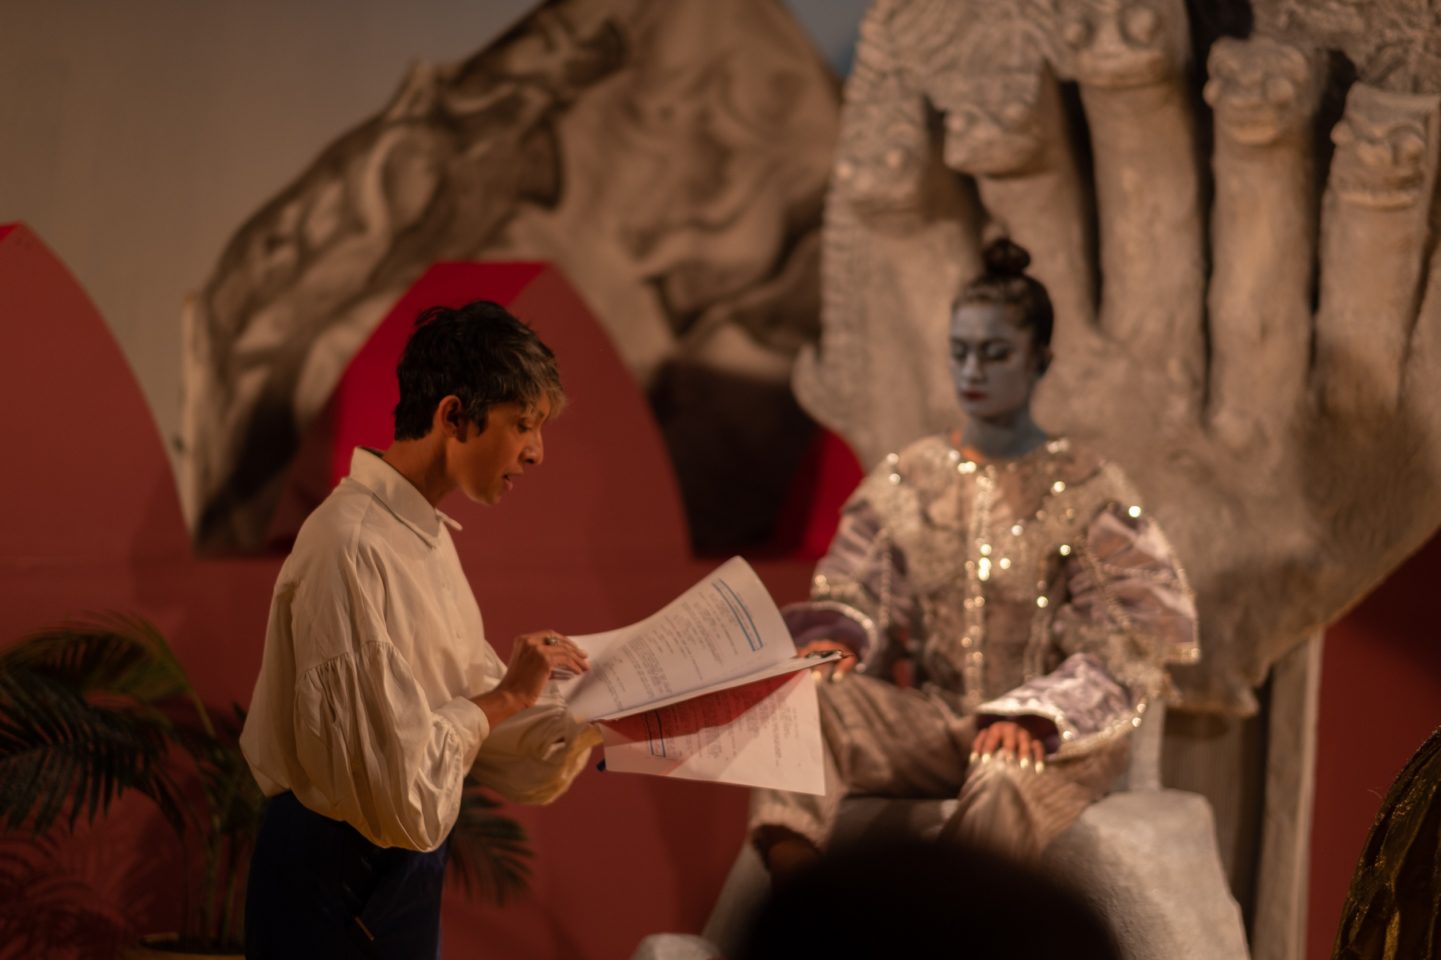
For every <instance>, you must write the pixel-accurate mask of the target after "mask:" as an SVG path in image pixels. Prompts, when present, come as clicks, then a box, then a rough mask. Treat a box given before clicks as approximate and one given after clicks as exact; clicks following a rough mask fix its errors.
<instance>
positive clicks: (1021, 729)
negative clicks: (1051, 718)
mask: <svg viewBox="0 0 1441 960" xmlns="http://www.w3.org/2000/svg"><path fill="white" fill-rule="evenodd" d="M1032 719H1033V718H1030V717H1026V718H1020V719H1018V720H997V721H995V722H994V723H991V724H989V725H988V726H987V727H986V728H985V729H984V730H982V731H981V732H980V733H978V734H976V737H975V739H974V740H972V741H971V757H970V759H971V762H972V763H975V762H976V761H978V760H979V761H981V762H984V763H989V762H991V760H992V759H995V760H999V761H1001V762H1004V763H1019V764H1020V765H1021V767H1022V768H1023V769H1027V770H1035V771H1036V772H1038V773H1039V772H1040V771H1042V770H1044V769H1045V768H1046V744H1045V739H1044V733H1043V732H1042V731H1041V730H1039V729H1032V727H1033V726H1037V727H1039V726H1042V725H1049V722H1048V721H1046V722H1041V723H1036V724H1033V723H1032V722H1031V721H1032Z"/></svg>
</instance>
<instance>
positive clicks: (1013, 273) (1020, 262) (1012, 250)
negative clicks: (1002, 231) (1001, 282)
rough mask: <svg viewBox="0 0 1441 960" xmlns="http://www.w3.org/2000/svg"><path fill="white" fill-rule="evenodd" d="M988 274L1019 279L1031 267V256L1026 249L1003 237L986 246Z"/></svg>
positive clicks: (984, 254) (985, 254) (985, 255)
mask: <svg viewBox="0 0 1441 960" xmlns="http://www.w3.org/2000/svg"><path fill="white" fill-rule="evenodd" d="M982 256H984V257H985V260H986V273H989V274H991V275H993V276H1001V277H1019V276H1021V275H1022V274H1024V273H1025V272H1026V267H1028V266H1030V265H1031V255H1030V254H1029V253H1027V252H1026V248H1025V247H1022V246H1021V245H1020V244H1018V243H1013V242H1011V240H1010V239H1009V238H1008V237H1001V238H999V239H997V240H992V241H991V242H990V243H988V244H986V250H985V253H983V254H982Z"/></svg>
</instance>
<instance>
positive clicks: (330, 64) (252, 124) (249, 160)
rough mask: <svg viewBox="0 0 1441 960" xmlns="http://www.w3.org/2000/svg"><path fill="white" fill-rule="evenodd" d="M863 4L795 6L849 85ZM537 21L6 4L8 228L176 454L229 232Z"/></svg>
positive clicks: (364, 4)
mask: <svg viewBox="0 0 1441 960" xmlns="http://www.w3.org/2000/svg"><path fill="white" fill-rule="evenodd" d="M866 3H867V0H789V3H788V6H790V7H791V8H792V10H793V11H794V12H795V13H796V14H797V16H798V17H799V18H800V19H801V20H802V21H803V22H804V23H805V24H806V26H807V27H808V28H809V29H810V30H811V32H812V34H813V35H814V36H815V37H816V38H817V42H818V43H819V44H820V45H821V46H822V47H823V48H824V49H825V52H826V53H827V54H828V55H829V57H830V59H831V61H832V62H833V63H835V64H836V65H837V66H838V67H841V68H842V69H843V68H844V66H845V64H846V63H847V62H848V59H849V50H850V43H851V38H853V37H854V35H855V26H856V23H857V21H858V20H859V18H860V15H861V12H862V11H863V9H864V7H865V5H866ZM534 5H536V4H535V0H412V2H406V3H401V2H399V0H124V2H117V0H0V223H7V222H10V221H15V220H22V221H25V222H26V223H28V224H29V225H30V226H31V227H32V228H33V229H34V230H35V231H36V232H37V233H38V234H39V235H40V236H41V237H42V238H43V239H44V240H45V241H46V242H47V243H49V244H50V245H51V246H52V247H53V248H54V249H55V251H56V252H57V253H58V254H59V255H60V257H61V259H62V260H64V262H65V263H66V264H67V265H68V266H69V267H70V269H71V270H73V271H74V272H75V274H76V276H77V277H78V279H79V280H80V282H81V283H82V284H83V285H84V286H85V288H86V289H87V290H88V291H89V292H90V295H91V297H93V298H94V300H95V301H96V303H97V305H98V306H99V308H100V312H101V313H102V315H104V316H105V318H106V319H107V321H108V322H109V323H110V325H111V329H112V330H114V332H115V335H116V337H117V338H118V339H119V341H120V344H121V347H122V348H123V349H124V351H125V354H126V356H127V357H128V358H129V360H130V364H131V366H132V367H133V368H134V371H135V374H136V376H137V378H138V379H139V380H140V383H141V385H142V387H143V389H144V391H145V396H146V399H147V400H148V401H149V404H150V408H151V410H152V411H153V412H154V414H155V419H156V421H157V423H158V425H159V427H160V429H161V432H162V434H163V435H164V436H165V438H166V441H167V444H170V443H171V442H172V440H173V438H174V436H175V434H176V432H177V429H178V425H179V386H180V344H179V330H180V305H181V302H182V300H183V298H184V296H185V295H186V293H187V292H189V291H190V290H192V289H195V288H197V287H199V286H200V284H201V283H202V282H203V281H204V279H205V277H206V276H207V275H208V273H209V271H210V270H211V268H212V267H213V266H214V264H215V261H216V260H217V259H218V257H219V255H220V252H221V249H222V247H223V245H224V243H225V241H226V240H227V239H228V238H229V236H230V234H231V233H232V232H233V231H234V230H236V229H237V228H238V227H239V226H240V224H241V223H243V222H244V220H245V219H246V217H247V216H249V215H250V214H251V213H252V212H253V211H255V210H256V209H257V208H258V207H259V206H260V205H261V204H262V203H264V202H265V201H266V200H267V199H269V198H270V197H271V196H273V195H274V194H275V192H276V191H278V190H279V189H280V188H281V187H283V186H285V185H286V184H287V183H289V182H290V181H291V180H292V179H293V178H294V177H295V176H296V175H297V174H298V173H299V172H300V171H301V170H303V169H304V168H305V166H306V165H307V164H308V163H309V162H310V161H311V160H312V159H313V158H314V157H315V155H316V154H317V153H318V152H319V151H320V149H321V148H323V147H324V146H325V145H326V144H328V143H330V142H331V141H332V140H333V139H334V138H335V137H336V136H337V135H338V134H340V133H341V132H343V131H344V130H346V129H347V128H349V127H350V126H352V125H354V124H355V123H357V122H359V121H360V120H362V119H364V118H365V117H366V116H368V115H370V114H371V113H373V112H374V111H375V110H377V109H378V108H379V107H380V106H381V105H382V104H383V103H385V101H386V100H387V99H388V98H389V96H390V94H391V93H392V91H393V90H394V89H395V87H396V86H397V84H398V83H399V82H400V79H401V77H402V76H403V74H404V72H405V70H406V67H407V66H408V65H409V64H411V63H413V62H415V61H417V60H429V61H438V62H444V61H450V60H455V59H458V58H460V57H463V56H465V55H468V54H470V53H472V52H474V51H475V50H476V49H478V48H479V47H481V46H482V45H483V44H485V43H486V42H487V41H488V40H489V39H490V38H492V37H494V36H495V35H496V34H498V33H499V32H500V31H502V30H504V29H505V27H506V26H508V25H509V24H510V23H512V22H514V21H515V20H516V19H517V18H519V17H520V16H521V15H523V14H524V13H525V11H526V10H528V9H529V8H530V7H532V6H534ZM11 322H16V321H15V319H14V318H8V317H0V323H11ZM172 457H173V450H172Z"/></svg>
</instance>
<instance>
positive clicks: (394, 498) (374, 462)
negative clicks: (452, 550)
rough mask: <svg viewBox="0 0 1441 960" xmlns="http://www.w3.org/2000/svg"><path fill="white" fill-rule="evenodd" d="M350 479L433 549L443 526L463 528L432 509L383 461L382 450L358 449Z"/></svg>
mask: <svg viewBox="0 0 1441 960" xmlns="http://www.w3.org/2000/svg"><path fill="white" fill-rule="evenodd" d="M346 479H348V480H353V481H355V482H356V483H358V484H360V485H361V486H362V487H364V488H365V489H367V490H369V491H370V492H371V493H372V494H374V496H375V498H376V499H377V500H379V501H380V502H381V503H383V504H384V505H385V507H386V509H387V510H389V511H390V512H391V513H392V514H394V515H395V518H396V519H397V520H399V521H400V522H401V523H403V524H405V525H406V526H407V527H409V528H410V529H412V530H414V531H415V533H416V534H417V535H418V536H419V537H420V538H421V539H422V540H424V541H425V542H426V543H427V544H429V545H431V546H435V542H436V540H437V539H438V538H439V537H440V525H441V524H442V523H443V524H445V525H446V526H448V527H450V528H451V529H452V530H460V529H461V526H460V524H459V523H456V522H455V521H454V520H452V519H451V518H450V517H447V516H446V515H445V514H444V513H442V512H440V511H439V510H437V509H436V508H435V507H432V506H431V505H430V501H429V500H427V499H425V497H424V496H423V495H422V494H421V492H420V491H419V490H417V489H416V488H415V485H414V484H413V483H411V482H410V481H409V480H407V479H405V477H404V476H402V475H401V473H400V471H399V470H396V469H395V468H394V467H392V466H391V465H390V464H388V463H386V462H385V461H384V460H383V459H381V454H380V452H379V451H376V450H371V449H369V448H368V447H356V448H355V450H354V452H352V453H351V455H350V476H349V477H347V478H346Z"/></svg>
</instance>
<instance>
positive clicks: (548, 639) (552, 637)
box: [541, 633, 560, 647]
mask: <svg viewBox="0 0 1441 960" xmlns="http://www.w3.org/2000/svg"><path fill="white" fill-rule="evenodd" d="M541 643H543V644H545V645H546V646H547V647H553V646H555V645H556V644H557V643H560V637H559V636H558V635H556V634H554V633H547V634H546V635H545V639H544V640H542V641H541Z"/></svg>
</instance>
